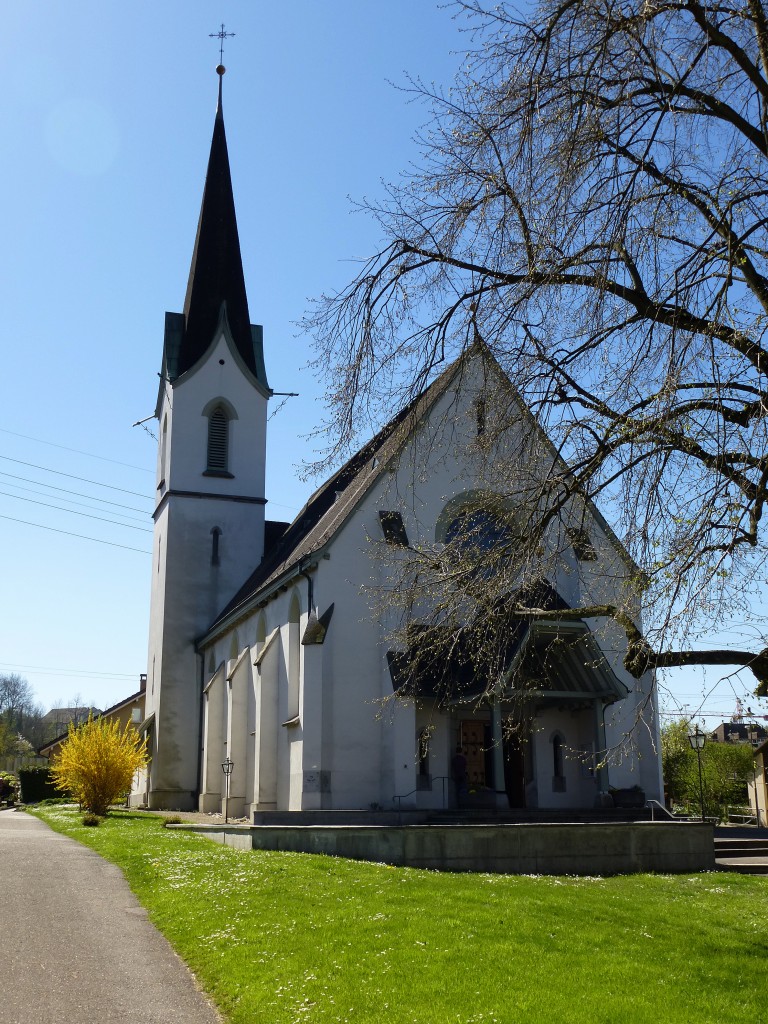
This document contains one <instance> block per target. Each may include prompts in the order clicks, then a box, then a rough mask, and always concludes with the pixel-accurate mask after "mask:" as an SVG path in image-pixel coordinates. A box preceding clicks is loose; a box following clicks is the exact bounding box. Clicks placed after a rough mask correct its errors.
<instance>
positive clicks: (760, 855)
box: [715, 830, 768, 875]
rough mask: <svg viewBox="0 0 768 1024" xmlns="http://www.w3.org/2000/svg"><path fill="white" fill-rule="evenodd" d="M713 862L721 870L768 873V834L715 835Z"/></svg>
mask: <svg viewBox="0 0 768 1024" xmlns="http://www.w3.org/2000/svg"><path fill="white" fill-rule="evenodd" d="M761 832H763V833H765V830H761ZM715 862H716V864H717V866H718V868H719V869H720V870H721V871H738V872H740V873H741V874H746V875H768V834H762V835H755V836H754V837H749V836H745V835H743V834H741V835H738V836H728V835H722V834H721V835H718V836H715Z"/></svg>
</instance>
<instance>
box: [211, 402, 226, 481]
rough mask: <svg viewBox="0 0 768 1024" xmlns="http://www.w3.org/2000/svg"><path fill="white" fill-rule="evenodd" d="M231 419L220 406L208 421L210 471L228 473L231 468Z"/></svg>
mask: <svg viewBox="0 0 768 1024" xmlns="http://www.w3.org/2000/svg"><path fill="white" fill-rule="evenodd" d="M228 462H229V419H228V418H227V414H226V413H225V412H224V410H223V409H222V408H221V406H219V407H218V408H217V409H214V410H213V412H212V413H211V415H210V417H209V419H208V469H209V470H213V471H214V472H219V473H226V472H227V470H228V468H229V466H228Z"/></svg>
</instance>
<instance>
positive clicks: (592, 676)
mask: <svg viewBox="0 0 768 1024" xmlns="http://www.w3.org/2000/svg"><path fill="white" fill-rule="evenodd" d="M547 591H548V592H547V594H546V595H544V596H545V601H541V602H537V603H536V605H535V606H536V607H544V608H547V606H548V605H549V608H552V609H556V608H558V607H559V608H564V607H567V606H566V605H565V602H563V600H562V598H560V596H559V595H558V594H557V593H556V591H554V590H553V589H552V588H549V587H548V588H547ZM531 604H533V602H531ZM548 610H549V609H548ZM409 640H410V642H409V644H408V648H407V649H406V650H405V651H389V652H388V653H387V660H388V662H389V670H390V675H391V677H392V685H393V688H394V690H395V692H396V693H400V694H402V695H403V696H411V697H414V698H415V699H417V700H430V701H433V700H434V701H436V702H437V703H438V705H441V706H450V705H455V704H462V703H467V702H470V701H476V702H477V701H480V700H482V699H483V697H487V698H488V699H495V700H497V701H499V702H500V703H502V704H504V703H508V702H517V701H519V700H521V699H524V700H526V701H533V702H535V703H536V704H537V705H539V706H540V705H543V704H561V703H566V702H567V703H571V702H574V701H579V700H582V701H583V700H589V701H590V702H593V701H602V702H603V703H606V704H609V703H613V702H614V701H617V700H621V699H623V698H624V697H626V696H627V694H628V693H629V690H628V688H627V687H626V686H625V685H624V683H622V682H621V680H620V679H619V678H618V677H617V676H616V674H615V672H614V671H613V669H612V668H611V666H610V665H609V663H608V661H607V659H606V657H605V655H604V654H603V652H602V650H601V649H600V646H599V644H598V642H597V640H596V638H595V636H594V634H593V632H592V630H591V629H590V628H589V626H588V625H587V624H586V622H584V621H582V620H580V619H562V620H558V619H521V618H519V617H515V616H514V614H507V615H505V616H502V617H499V619H498V621H497V622H496V623H495V624H494V626H493V627H491V628H489V627H488V626H487V625H486V627H485V628H483V629H479V628H478V627H477V626H476V625H475V626H470V627H466V628H464V629H462V630H460V631H459V632H458V633H456V634H455V635H454V636H450V635H449V634H448V633H447V631H446V630H445V629H444V628H443V627H441V626H432V627H424V626H422V627H419V626H417V627H414V628H413V629H412V631H411V636H410V638H409Z"/></svg>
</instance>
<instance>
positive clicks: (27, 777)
mask: <svg viewBox="0 0 768 1024" xmlns="http://www.w3.org/2000/svg"><path fill="white" fill-rule="evenodd" d="M19 783H20V785H21V802H22V803H25V804H37V803H39V802H40V801H41V800H53V799H57V798H64V797H66V796H67V795H68V794H67V793H62V791H61V790H60V789H57V788H56V786H55V785H54V784H53V779H52V778H51V770H50V768H49V767H48V765H44V764H41V765H34V766H31V767H29V768H19Z"/></svg>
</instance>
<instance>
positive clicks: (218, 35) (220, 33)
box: [208, 21, 235, 64]
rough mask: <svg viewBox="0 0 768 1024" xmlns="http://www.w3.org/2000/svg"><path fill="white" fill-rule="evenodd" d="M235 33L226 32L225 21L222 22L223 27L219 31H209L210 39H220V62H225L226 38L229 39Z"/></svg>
mask: <svg viewBox="0 0 768 1024" xmlns="http://www.w3.org/2000/svg"><path fill="white" fill-rule="evenodd" d="M234 34H235V33H234V32H225V31H224V22H223V21H222V23H221V28H220V29H219V31H218V32H209V33H208V36H209V38H210V39H218V40H219V63H220V64H223V63H224V40H225V39H229V38H230V37H231V36H233V35H234Z"/></svg>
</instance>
